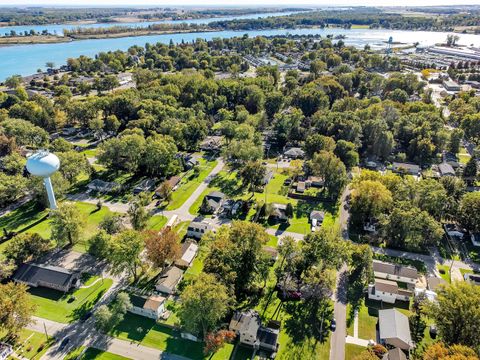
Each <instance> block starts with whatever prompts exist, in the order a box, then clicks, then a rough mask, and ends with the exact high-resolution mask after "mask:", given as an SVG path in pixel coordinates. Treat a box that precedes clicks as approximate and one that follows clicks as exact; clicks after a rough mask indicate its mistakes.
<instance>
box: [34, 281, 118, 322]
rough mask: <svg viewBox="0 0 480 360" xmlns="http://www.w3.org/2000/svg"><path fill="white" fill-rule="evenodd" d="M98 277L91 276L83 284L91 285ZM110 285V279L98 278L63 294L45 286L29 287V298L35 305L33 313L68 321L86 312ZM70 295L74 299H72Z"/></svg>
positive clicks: (51, 318) (89, 283) (50, 318)
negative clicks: (83, 286)
mask: <svg viewBox="0 0 480 360" xmlns="http://www.w3.org/2000/svg"><path fill="white" fill-rule="evenodd" d="M97 279H99V278H98V277H91V278H90V279H88V281H87V282H85V286H89V285H92V284H93V283H94V282H95V281H96V280H97ZM110 286H112V280H111V279H104V280H103V281H102V280H100V281H98V282H96V283H95V284H93V285H92V286H91V287H88V288H80V289H77V290H75V291H74V292H73V293H72V294H64V293H62V292H60V291H56V290H52V289H47V288H30V289H29V293H30V295H31V296H30V298H31V300H32V302H33V303H34V304H35V305H37V309H36V312H35V315H37V316H39V317H41V318H45V319H49V320H53V321H57V322H61V323H69V322H72V321H75V320H78V319H79V318H80V317H81V316H82V315H83V314H85V313H86V312H88V311H89V310H90V309H91V308H92V307H93V306H94V305H95V304H96V303H97V302H98V300H100V298H101V297H102V295H103V294H104V293H105V292H106V291H107V290H108V289H109V288H110ZM72 296H75V300H73V301H72Z"/></svg>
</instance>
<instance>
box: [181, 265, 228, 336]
mask: <svg viewBox="0 0 480 360" xmlns="http://www.w3.org/2000/svg"><path fill="white" fill-rule="evenodd" d="M180 298H181V304H180V308H179V312H178V317H179V318H180V322H181V324H182V326H183V327H184V328H185V329H186V330H187V331H189V332H191V333H194V334H198V335H200V336H201V337H202V338H204V337H205V336H206V335H207V334H208V333H210V332H212V331H214V330H216V329H217V328H218V326H219V325H220V321H221V320H222V319H223V318H224V316H225V315H226V314H227V311H228V309H229V306H230V303H231V300H230V299H231V298H230V296H229V295H228V292H227V288H226V286H225V285H223V284H222V283H221V282H219V281H218V280H217V279H216V278H215V276H214V275H212V274H206V273H201V274H200V275H199V276H198V277H197V278H196V279H195V280H194V282H193V283H192V284H190V285H188V286H187V287H186V288H185V289H184V290H183V292H182V294H181V295H180Z"/></svg>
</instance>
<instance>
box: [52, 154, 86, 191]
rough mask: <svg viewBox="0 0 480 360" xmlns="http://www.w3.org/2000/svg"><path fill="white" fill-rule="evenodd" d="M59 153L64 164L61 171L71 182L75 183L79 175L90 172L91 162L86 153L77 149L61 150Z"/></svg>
mask: <svg viewBox="0 0 480 360" xmlns="http://www.w3.org/2000/svg"><path fill="white" fill-rule="evenodd" d="M57 155H58V157H59V159H60V163H61V164H62V165H61V166H60V172H61V173H62V175H63V176H64V177H65V179H67V180H68V182H69V183H71V184H74V183H75V180H76V178H77V177H78V176H79V175H81V174H83V173H86V174H89V173H90V164H89V162H88V160H87V158H86V157H85V155H83V154H81V153H78V152H76V151H67V152H61V153H58V154H57Z"/></svg>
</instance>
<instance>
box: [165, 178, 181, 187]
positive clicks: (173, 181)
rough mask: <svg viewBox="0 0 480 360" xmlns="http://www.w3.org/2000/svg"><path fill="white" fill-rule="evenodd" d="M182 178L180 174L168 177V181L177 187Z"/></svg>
mask: <svg viewBox="0 0 480 360" xmlns="http://www.w3.org/2000/svg"><path fill="white" fill-rule="evenodd" d="M180 180H182V178H181V177H180V176H172V177H171V178H170V179H168V180H167V181H168V183H169V184H170V186H171V187H175V186H176V185H177V184H178V183H179V182H180Z"/></svg>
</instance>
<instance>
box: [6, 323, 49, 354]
mask: <svg viewBox="0 0 480 360" xmlns="http://www.w3.org/2000/svg"><path fill="white" fill-rule="evenodd" d="M4 335H5V334H3V335H2V336H0V340H1V339H2V338H3V337H4ZM53 341H54V339H53V338H51V337H49V338H48V339H47V337H46V335H45V334H43V333H39V332H36V331H31V330H27V329H23V330H22V331H21V332H20V336H19V338H18V340H17V345H15V346H14V347H13V349H14V351H15V353H16V354H17V355H20V356H22V357H23V358H25V359H40V358H41V357H42V355H43V354H45V353H46V352H47V350H48V348H49V347H50V345H51V344H52V343H53ZM9 359H11V358H9Z"/></svg>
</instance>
